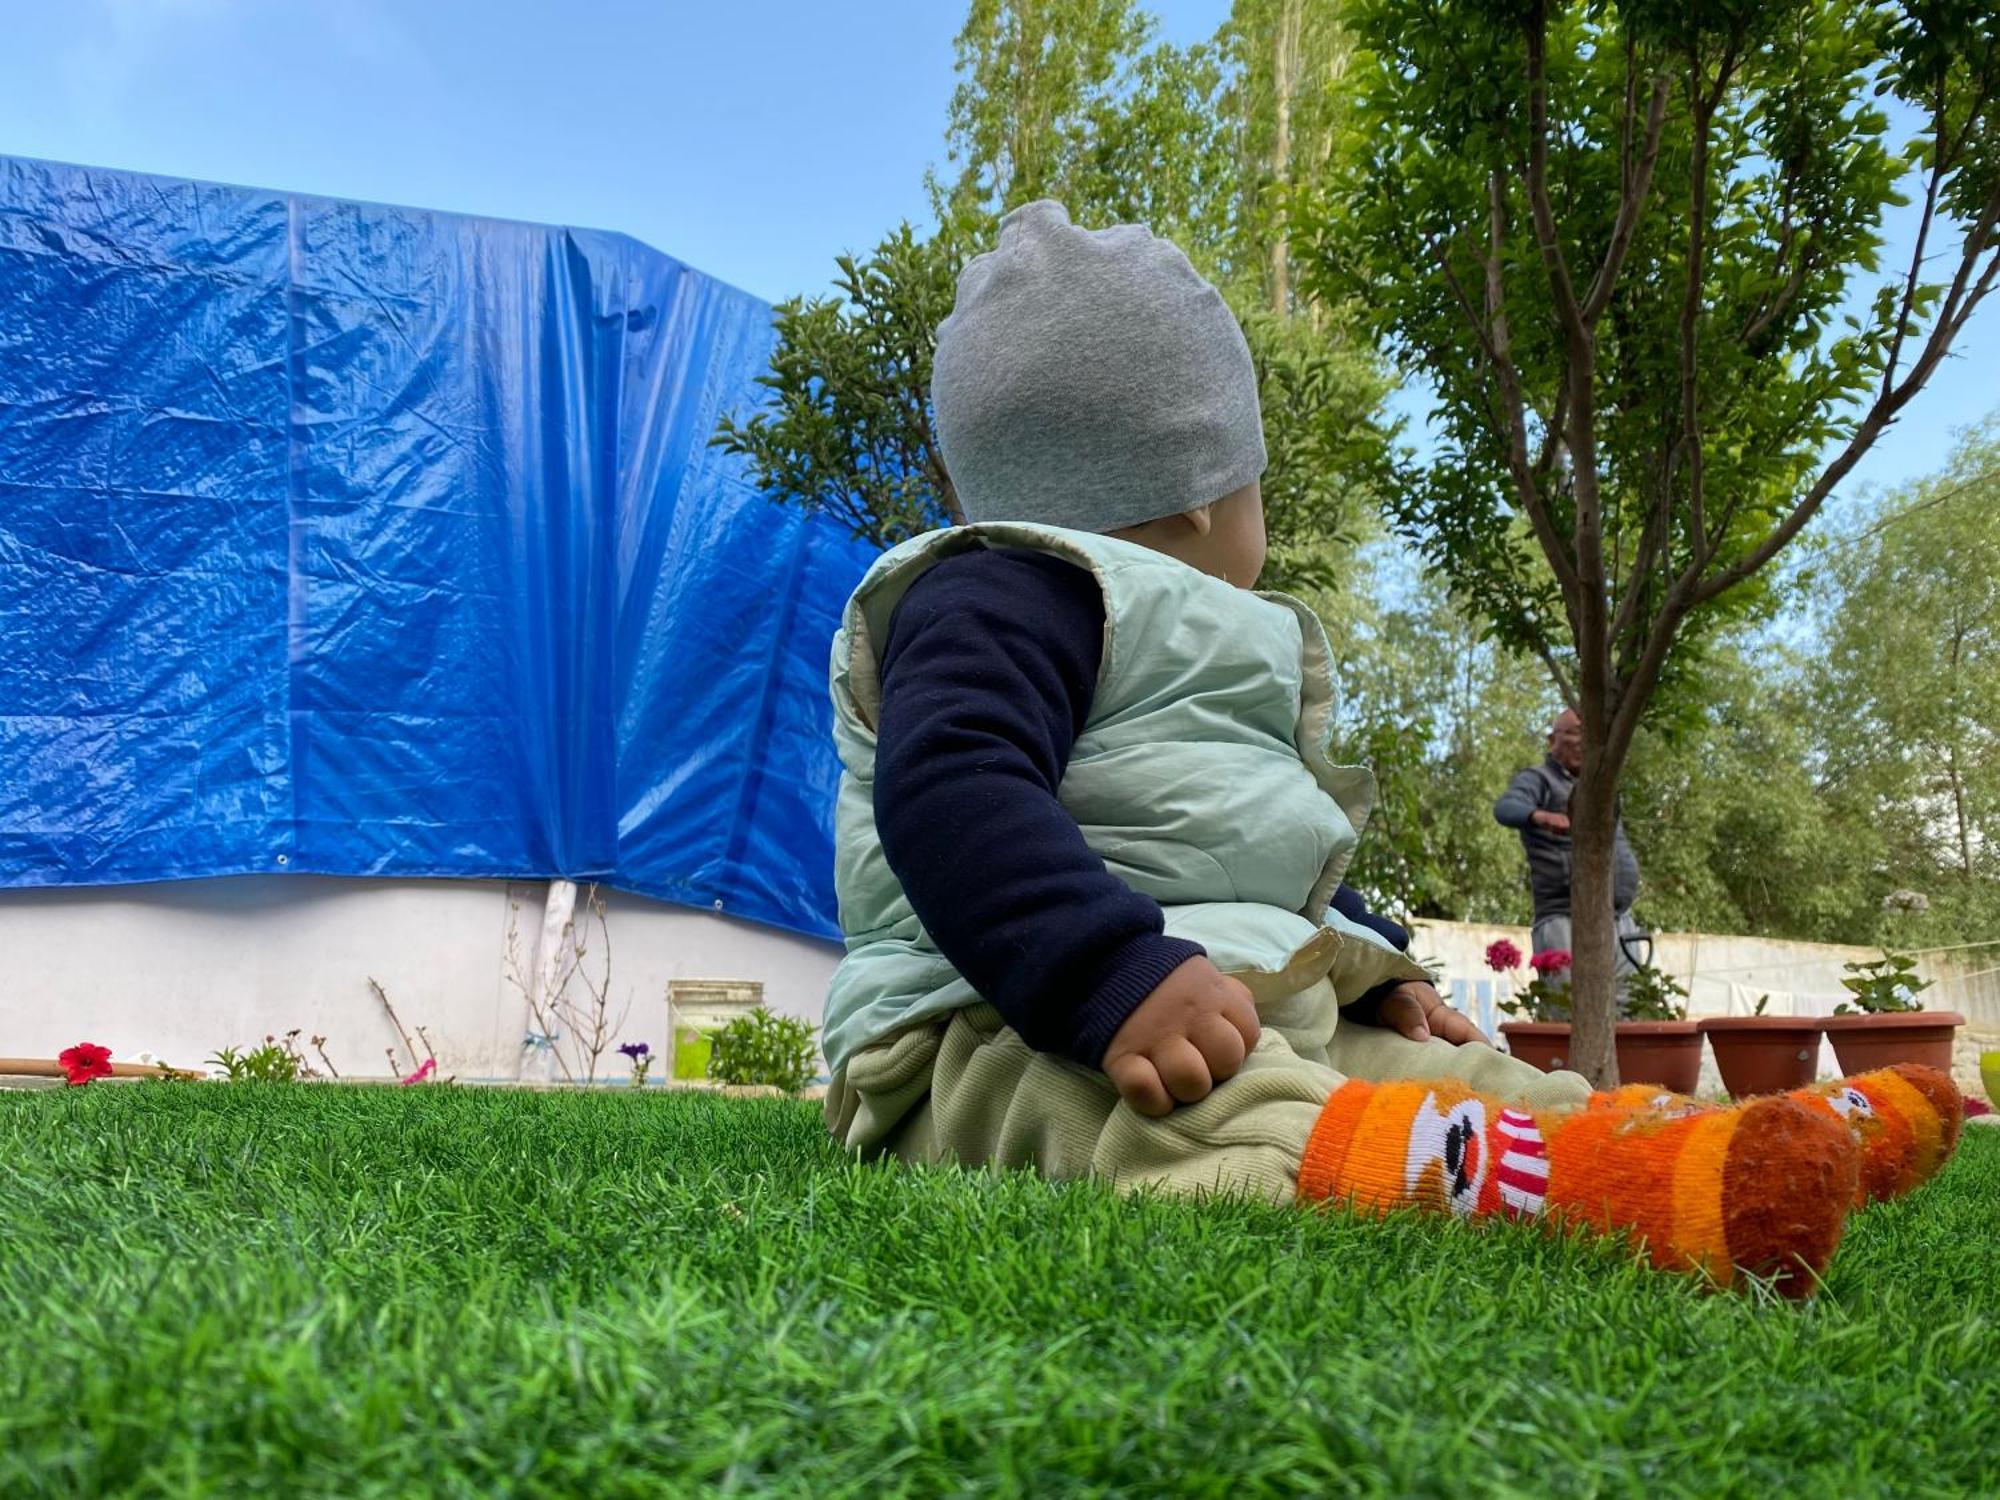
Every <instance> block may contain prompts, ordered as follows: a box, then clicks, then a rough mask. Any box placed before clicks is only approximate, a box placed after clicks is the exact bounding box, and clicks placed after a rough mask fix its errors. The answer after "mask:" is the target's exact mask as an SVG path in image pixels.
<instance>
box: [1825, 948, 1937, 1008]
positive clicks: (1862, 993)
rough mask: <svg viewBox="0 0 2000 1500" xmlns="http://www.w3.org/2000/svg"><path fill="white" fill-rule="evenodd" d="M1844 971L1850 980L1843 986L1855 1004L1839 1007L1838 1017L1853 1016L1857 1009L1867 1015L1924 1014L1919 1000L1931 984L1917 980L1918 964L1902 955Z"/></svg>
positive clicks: (1886, 956)
mask: <svg viewBox="0 0 2000 1500" xmlns="http://www.w3.org/2000/svg"><path fill="white" fill-rule="evenodd" d="M1841 969H1842V971H1843V972H1845V973H1846V975H1847V978H1845V979H1843V980H1841V981H1840V982H1841V984H1842V985H1844V986H1845V987H1846V989H1847V991H1848V993H1849V994H1851V995H1853V996H1854V1004H1853V1005H1836V1006H1835V1007H1834V1008H1833V1013H1834V1014H1835V1015H1837V1016H1848V1015H1853V1014H1854V1012H1855V1010H1856V1009H1857V1008H1858V1009H1859V1010H1861V1011H1863V1012H1865V1013H1866V1014H1868V1015H1886V1014H1891V1013H1894V1012H1897V1011H1906V1010H1922V1009H1923V1008H1924V1003H1923V1001H1921V1000H1919V999H1918V998H1917V996H1919V995H1921V994H1922V993H1923V992H1924V991H1925V990H1927V989H1929V988H1930V987H1931V982H1930V980H1928V979H1919V978H1918V977H1917V961H1916V960H1915V959H1914V958H1910V957H1908V956H1907V955H1905V954H1901V953H1884V954H1883V955H1882V956H1881V957H1880V958H1878V959H1876V960H1875V961H1874V962H1873V963H1865V964H1842V965H1841Z"/></svg>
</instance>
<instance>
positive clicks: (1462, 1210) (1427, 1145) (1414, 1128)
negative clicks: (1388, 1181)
mask: <svg viewBox="0 0 2000 1500" xmlns="http://www.w3.org/2000/svg"><path fill="white" fill-rule="evenodd" d="M1491 1159H1492V1152H1491V1150H1490V1149H1489V1147H1488V1142H1487V1138H1486V1104H1485V1101H1484V1100H1482V1099H1479V1098H1477V1097H1471V1098H1464V1099H1457V1100H1452V1101H1449V1102H1447V1103H1446V1104H1445V1105H1444V1106H1443V1107H1442V1108H1440V1107H1439V1102H1438V1096H1437V1095H1436V1094H1434V1093H1433V1094H1429V1095H1427V1096H1426V1097H1425V1099H1424V1102H1423V1103H1422V1104H1420V1105H1418V1106H1417V1114H1416V1118H1415V1119H1413V1120H1412V1121H1411V1122H1410V1148H1409V1155H1408V1157H1407V1159H1406V1160H1405V1162H1404V1167H1403V1180H1404V1183H1405V1185H1406V1186H1407V1188H1408V1190H1409V1194H1410V1196H1411V1197H1412V1198H1414V1199H1416V1201H1418V1202H1419V1203H1423V1204H1426V1205H1428V1206H1430V1207H1433V1208H1448V1209H1450V1210H1451V1211H1452V1212H1453V1213H1455V1214H1457V1215H1458V1216H1459V1217H1460V1218H1465V1217H1467V1216H1469V1215H1470V1214H1472V1213H1473V1212H1474V1211H1475V1210H1476V1209H1477V1208H1478V1207H1479V1198H1480V1190H1481V1189H1482V1188H1483V1187H1484V1186H1485V1185H1486V1180H1487V1177H1488V1175H1489V1172H1488V1168H1489V1166H1490V1163H1491Z"/></svg>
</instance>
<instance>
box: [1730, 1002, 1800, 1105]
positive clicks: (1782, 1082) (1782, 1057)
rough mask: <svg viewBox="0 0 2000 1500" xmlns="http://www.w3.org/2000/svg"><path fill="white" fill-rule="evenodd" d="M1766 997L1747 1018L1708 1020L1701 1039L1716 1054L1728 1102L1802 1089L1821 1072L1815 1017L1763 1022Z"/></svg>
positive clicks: (1773, 1018)
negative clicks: (1727, 1091)
mask: <svg viewBox="0 0 2000 1500" xmlns="http://www.w3.org/2000/svg"><path fill="white" fill-rule="evenodd" d="M1770 1003H1771V997H1770V996H1769V995H1760V996H1759V997H1758V999H1757V1009H1756V1010H1755V1011H1754V1012H1753V1013H1752V1014H1750V1015H1747V1016H1710V1017H1708V1018H1707V1019H1706V1020H1704V1021H1703V1022H1701V1031H1702V1035H1703V1036H1705V1037H1707V1038H1708V1045H1709V1046H1711V1047H1713V1048H1714V1049H1715V1066H1716V1067H1717V1069H1718V1070H1720V1072H1721V1073H1722V1086H1723V1087H1724V1088H1726V1089H1728V1090H1729V1097H1730V1098H1732V1099H1747V1098H1749V1097H1750V1096H1751V1095H1752V1094H1781V1093H1786V1092H1788V1091H1789V1090H1792V1089H1802V1088H1804V1087H1805V1086H1806V1085H1807V1084H1809V1083H1811V1082H1812V1081H1813V1078H1814V1076H1815V1075H1816V1074H1817V1073H1818V1072H1819V1038H1820V1033H1821V1032H1822V1031H1824V1030H1825V1029H1826V1022H1825V1021H1824V1020H1823V1019H1822V1018H1821V1017H1819V1016H1767V1015H1765V1014H1764V1007H1765V1006H1766V1005H1769V1004H1770Z"/></svg>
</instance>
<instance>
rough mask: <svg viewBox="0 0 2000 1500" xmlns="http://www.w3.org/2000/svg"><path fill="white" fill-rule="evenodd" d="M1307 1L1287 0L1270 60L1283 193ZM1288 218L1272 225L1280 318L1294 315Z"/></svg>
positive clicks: (1275, 168) (1276, 166) (1274, 151)
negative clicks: (1300, 30) (1304, 10)
mask: <svg viewBox="0 0 2000 1500" xmlns="http://www.w3.org/2000/svg"><path fill="white" fill-rule="evenodd" d="M1303 5H1304V0H1285V4H1284V8H1283V10H1282V11H1281V12H1280V13H1279V16H1278V27H1277V40H1276V47H1275V53H1274V56H1273V57H1272V59H1271V92H1272V95H1273V102H1274V104H1275V106H1276V125H1275V128H1274V129H1273V130H1272V132H1271V177H1272V180H1273V181H1275V182H1276V183H1277V184H1278V190H1279V191H1280V192H1281V193H1282V192H1283V191H1284V190H1285V189H1286V188H1287V187H1288V186H1289V185H1290V183H1291V172H1292V95H1293V93H1294V92H1296V91H1297V89H1298V71H1299V28H1300V26H1301V24H1302V22H1303V20H1304V17H1303V15H1302V14H1301V12H1302V9H1303ZM1286 236H1287V227H1286V217H1285V215H1284V214H1282V213H1281V214H1280V215H1279V216H1278V221H1277V223H1275V224H1273V225H1272V226H1271V311H1272V312H1274V313H1276V314H1277V315H1278V316H1279V317H1281V318H1282V317H1286V316H1288V315H1289V314H1290V312H1291V303H1292V283H1291V265H1290V263H1289V261H1288V260H1287V256H1286V243H1285V241H1286Z"/></svg>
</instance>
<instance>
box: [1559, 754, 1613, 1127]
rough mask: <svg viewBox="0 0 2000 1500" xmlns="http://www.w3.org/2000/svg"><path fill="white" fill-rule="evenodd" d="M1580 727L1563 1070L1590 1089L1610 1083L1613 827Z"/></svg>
mask: <svg viewBox="0 0 2000 1500" xmlns="http://www.w3.org/2000/svg"><path fill="white" fill-rule="evenodd" d="M1601 738H1602V736H1601V734H1600V735H1593V734H1592V733H1591V731H1590V726H1589V725H1588V724H1586V725H1585V726H1584V750H1583V772H1582V774H1581V775H1580V776H1578V777H1577V782H1576V790H1575V791H1574V792H1573V793H1572V794H1571V795H1570V804H1569V837H1570V876H1569V913H1570V976H1569V977H1570V1017H1571V1029H1570V1039H1569V1056H1570V1064H1569V1065H1570V1066H1571V1067H1572V1068H1574V1069H1575V1070H1576V1071H1577V1072H1579V1073H1581V1074H1583V1076H1584V1077H1586V1078H1588V1079H1589V1080H1590V1081H1591V1084H1592V1085H1593V1086H1594V1087H1596V1088H1614V1087H1616V1086H1617V1083H1618V1054H1617V1050H1616V1034H1615V1032H1614V1031H1613V1027H1614V1025H1615V1024H1616V1019H1617V1017H1616V1010H1617V1007H1616V1003H1615V1000H1614V989H1613V975H1614V972H1615V970H1616V966H1617V942H1618V938H1617V920H1616V917H1615V915H1614V914H1613V912H1612V909H1611V898H1612V854H1613V849H1614V842H1613V840H1614V837H1615V835H1616V832H1617V827H1618V806H1617V784H1618V778H1617V772H1616V769H1615V768H1613V767H1610V766H1608V765H1607V764H1606V762H1605V759H1604V752H1603V747H1602V745H1601V744H1595V745H1594V744H1592V743H1591V741H1592V740H1593V739H1598V740H1601Z"/></svg>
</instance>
